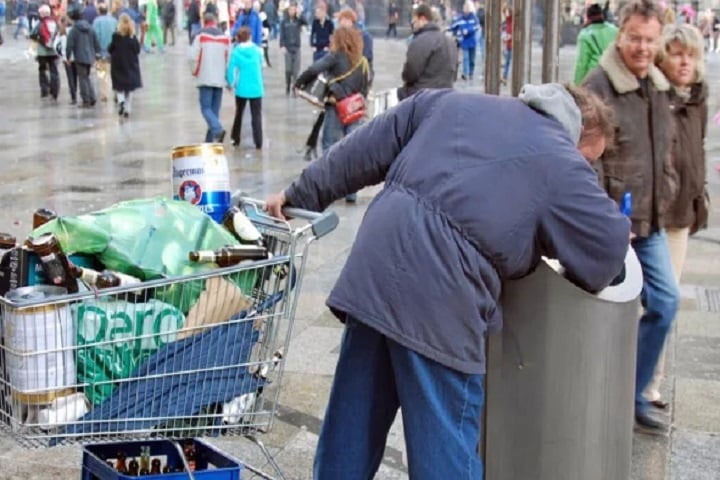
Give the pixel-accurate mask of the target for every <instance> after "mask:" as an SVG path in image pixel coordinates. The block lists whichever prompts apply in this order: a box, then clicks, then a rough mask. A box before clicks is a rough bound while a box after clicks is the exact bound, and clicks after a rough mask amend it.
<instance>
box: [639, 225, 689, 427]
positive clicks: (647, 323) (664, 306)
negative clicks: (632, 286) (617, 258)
mask: <svg viewBox="0 0 720 480" xmlns="http://www.w3.org/2000/svg"><path fill="white" fill-rule="evenodd" d="M632 246H633V248H635V253H637V256H638V259H639V260H640V265H641V266H642V272H643V291H642V296H641V299H642V305H643V307H644V308H645V313H644V314H643V316H642V317H640V327H639V330H638V350H637V368H636V374H635V375H636V376H635V413H636V414H638V413H640V414H644V413H645V412H646V411H647V409H648V401H647V400H646V399H645V397H644V396H643V391H645V387H647V385H648V383H650V380H651V379H652V376H653V372H654V370H655V365H656V364H657V361H658V358H659V357H660V352H661V351H662V348H663V345H664V344H665V338H666V337H667V334H668V332H669V331H670V326H671V325H672V321H673V319H674V318H675V313H676V312H677V309H678V303H679V298H680V294H679V292H678V288H677V284H676V283H675V276H674V274H673V268H672V263H671V262H670V249H669V247H668V242H667V237H666V236H665V232H664V231H661V232H655V233H652V234H650V236H648V237H643V238H636V239H635V240H633V242H632Z"/></svg>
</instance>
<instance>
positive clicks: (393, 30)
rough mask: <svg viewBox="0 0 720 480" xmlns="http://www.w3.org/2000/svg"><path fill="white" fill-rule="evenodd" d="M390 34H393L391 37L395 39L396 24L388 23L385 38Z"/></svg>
mask: <svg viewBox="0 0 720 480" xmlns="http://www.w3.org/2000/svg"><path fill="white" fill-rule="evenodd" d="M390 32H392V33H393V37H395V38H397V24H396V23H388V29H387V33H385V36H386V37H389V36H390Z"/></svg>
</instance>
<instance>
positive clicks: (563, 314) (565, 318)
mask: <svg viewBox="0 0 720 480" xmlns="http://www.w3.org/2000/svg"><path fill="white" fill-rule="evenodd" d="M551 263H552V262H550V261H545V262H541V265H540V266H539V267H538V269H537V270H536V271H535V272H534V273H533V274H532V275H529V276H528V277H526V278H523V279H521V280H517V281H513V282H508V283H507V284H506V285H505V286H504V291H503V297H502V304H503V309H504V325H503V330H502V332H499V333H497V334H494V335H491V336H490V337H489V346H488V361H487V365H488V371H487V406H486V416H485V452H484V455H483V458H484V461H485V464H486V472H487V473H486V478H487V480H529V479H532V480H579V479H582V480H624V479H627V478H629V477H630V468H631V457H632V432H633V422H634V398H635V360H636V350H637V331H638V322H637V318H638V311H639V300H638V297H639V295H640V291H641V289H642V272H641V270H640V264H639V262H638V260H637V257H636V256H635V253H634V251H633V250H632V249H629V251H628V255H627V258H626V261H625V268H626V276H625V281H624V282H623V283H621V284H620V285H617V286H614V287H608V288H607V289H605V290H603V291H602V292H600V293H599V294H598V295H592V294H589V293H587V292H584V291H582V290H581V289H579V288H577V287H576V286H575V285H573V284H571V283H570V282H568V281H567V280H566V279H564V278H563V277H562V275H561V273H559V272H558V271H557V270H556V268H557V267H556V268H553V267H552V266H551Z"/></svg>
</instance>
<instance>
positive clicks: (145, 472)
mask: <svg viewBox="0 0 720 480" xmlns="http://www.w3.org/2000/svg"><path fill="white" fill-rule="evenodd" d="M148 475H150V470H148V469H147V468H143V469H141V470H140V476H141V477H147V476H148Z"/></svg>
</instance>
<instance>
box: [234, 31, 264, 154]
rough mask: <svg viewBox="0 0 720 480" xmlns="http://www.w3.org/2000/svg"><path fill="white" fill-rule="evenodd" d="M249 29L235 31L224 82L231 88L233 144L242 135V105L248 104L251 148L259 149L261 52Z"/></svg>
mask: <svg viewBox="0 0 720 480" xmlns="http://www.w3.org/2000/svg"><path fill="white" fill-rule="evenodd" d="M250 36H251V33H250V29H249V28H247V27H243V28H241V29H240V30H239V31H238V34H237V37H236V40H237V45H235V47H234V48H233V51H232V55H231V56H230V63H229V65H228V70H227V85H228V89H229V90H231V91H232V90H234V91H235V120H234V121H233V126H232V131H231V133H230V138H231V139H232V144H233V146H234V147H237V146H239V145H240V140H241V138H242V136H241V131H242V119H243V113H244V112H245V105H246V104H248V103H249V104H250V115H251V117H252V134H253V141H254V143H255V148H256V149H258V150H260V149H261V148H262V143H263V131H262V97H263V96H264V94H265V92H264V87H263V75H262V63H263V53H262V50H261V49H260V47H258V46H257V45H255V44H254V43H253V42H252V40H251V38H250Z"/></svg>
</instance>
